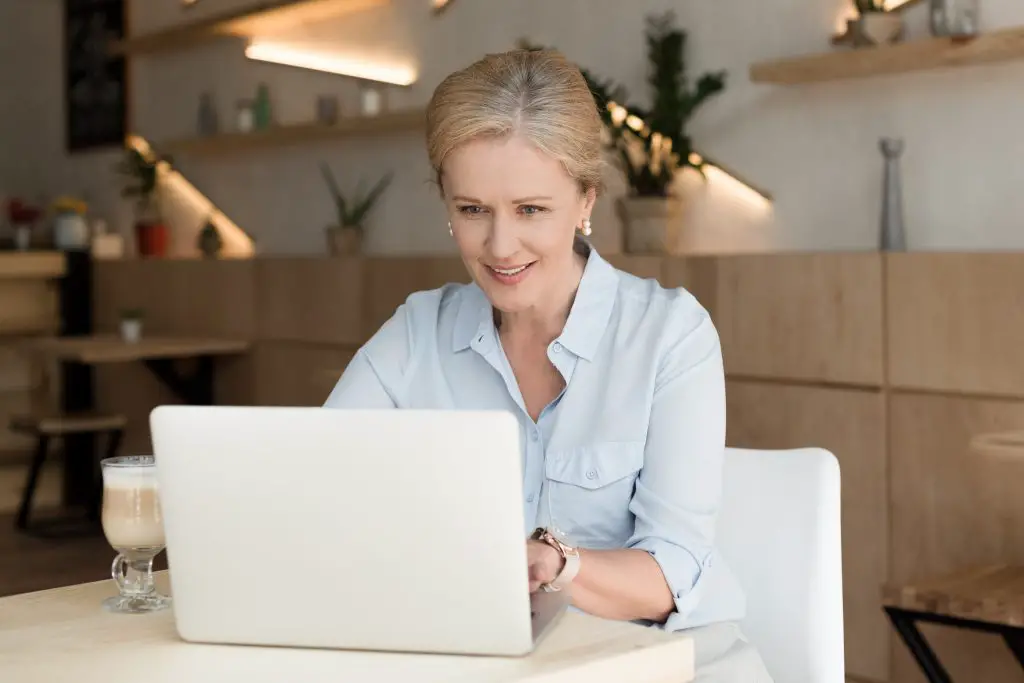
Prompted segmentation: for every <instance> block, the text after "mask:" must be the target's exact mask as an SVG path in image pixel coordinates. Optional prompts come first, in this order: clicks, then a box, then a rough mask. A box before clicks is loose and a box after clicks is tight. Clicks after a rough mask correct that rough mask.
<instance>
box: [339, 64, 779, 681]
mask: <svg viewBox="0 0 1024 683" xmlns="http://www.w3.org/2000/svg"><path fill="white" fill-rule="evenodd" d="M427 129H428V130H427V146H428V151H429V155H430V160H431V163H432V165H433V167H434V170H435V172H436V179H437V183H438V186H439V188H440V192H441V197H442V199H443V201H444V203H445V206H446V207H447V210H448V216H449V217H450V222H449V225H448V229H449V232H450V233H451V237H452V239H454V240H455V244H456V245H457V247H458V249H459V252H460V254H461V256H462V259H463V261H464V262H465V264H466V267H467V268H468V270H469V273H470V274H471V276H472V280H473V282H472V283H471V284H468V285H447V286H445V287H442V288H440V289H437V290H433V291H427V292H417V293H415V294H412V295H411V296H410V297H409V298H408V300H407V301H406V302H405V304H403V305H402V306H400V307H399V308H398V310H397V311H396V312H395V315H394V316H393V317H392V318H391V319H390V320H389V321H388V322H387V323H385V324H384V325H383V326H382V327H381V329H380V330H379V331H378V332H377V333H376V334H375V335H374V336H373V338H372V339H371V340H370V341H369V342H367V343H366V345H365V346H363V347H362V348H361V349H360V350H359V352H358V353H357V354H356V356H355V357H354V358H353V360H352V362H351V363H350V365H349V366H348V367H347V368H346V370H345V373H344V374H343V376H342V377H341V379H340V380H339V382H338V384H337V386H336V387H335V388H334V390H333V391H332V392H331V395H330V397H329V398H328V399H327V402H326V406H327V407H330V408H391V407H397V408H457V409H481V408H484V409H507V410H510V411H512V412H514V413H515V414H516V415H517V416H518V417H519V419H520V422H521V424H522V430H523V431H522V435H523V439H522V443H523V444H524V446H523V449H524V452H523V466H524V467H523V471H524V494H525V499H524V501H523V506H524V511H525V514H526V520H527V525H528V527H529V530H533V529H534V528H536V529H538V531H537V532H536V533H533V534H531V537H530V539H529V540H527V550H528V552H527V555H528V560H529V575H530V582H531V585H530V588H531V590H539V589H541V588H549V587H552V586H553V587H561V586H567V587H568V589H569V590H570V592H571V596H572V601H573V605H574V606H575V607H576V608H578V609H580V610H582V611H585V612H589V613H591V614H594V615H598V616H601V617H605V618H610V619H623V620H634V621H638V622H642V623H646V624H650V625H658V626H660V627H662V628H665V629H667V630H672V631H678V630H681V629H691V630H690V631H689V632H690V633H691V634H692V635H693V636H694V637H695V639H696V643H697V659H698V667H699V672H698V674H699V675H698V679H697V680H698V681H729V682H730V683H732V682H736V681H756V682H760V681H770V678H769V677H768V675H767V673H766V672H765V671H764V668H763V665H762V664H761V661H760V658H759V657H758V655H757V653H756V651H755V650H754V649H753V647H752V646H751V645H749V644H748V643H747V641H746V640H745V639H744V638H743V636H742V634H741V633H740V632H739V629H738V627H737V626H736V624H735V622H736V620H737V619H739V618H741V617H742V615H743V610H744V600H743V595H742V592H741V590H740V589H739V587H738V585H737V584H736V582H735V580H734V578H733V576H732V575H731V574H730V573H729V571H728V569H727V568H726V567H725V565H724V564H723V563H722V562H721V561H720V559H719V557H718V555H717V553H716V551H715V545H714V525H715V518H716V513H717V510H718V505H719V498H720V488H721V474H722V457H723V449H724V440H725V395H724V379H723V370H722V356H721V350H720V347H719V341H718V336H717V333H716V331H715V328H714V325H713V324H712V322H711V319H710V318H709V317H708V315H707V313H706V312H705V310H704V309H703V308H702V307H701V306H700V305H699V304H698V303H697V301H696V300H695V299H694V298H693V297H692V296H691V295H690V294H689V293H688V292H686V291H685V290H682V289H664V288H662V287H660V286H659V285H658V284H657V283H656V282H655V281H653V280H641V279H639V278H636V277H633V276H631V275H629V274H627V273H624V272H621V271H618V270H616V269H615V268H613V267H612V266H611V265H610V264H609V263H607V262H606V261H605V260H604V259H602V258H601V256H600V255H598V253H597V252H596V251H595V250H594V249H592V248H591V247H590V246H589V245H588V244H587V242H586V241H585V240H584V239H583V238H582V237H581V235H587V234H589V232H590V215H591V210H592V209H593V207H594V202H595V200H596V199H597V195H598V190H599V188H600V176H601V166H602V150H601V121H600V118H599V116H598V113H597V109H596V105H595V102H594V99H593V96H592V95H591V93H590V91H589V90H588V88H587V85H586V82H585V80H584V79H583V77H582V75H581V74H580V72H579V70H578V69H577V68H575V67H574V66H572V65H571V64H570V63H568V62H567V61H566V60H565V59H564V58H563V57H561V56H560V55H558V54H556V53H552V52H546V51H538V52H529V51H513V52H509V53H504V54H498V55H490V56H488V57H486V58H484V59H482V60H480V61H479V62H477V63H475V64H473V65H471V66H470V67H468V68H466V69H464V70H462V71H459V72H456V73H454V74H452V75H451V76H449V77H448V78H447V79H445V80H444V82H442V83H441V84H440V86H438V88H437V90H436V91H435V93H434V95H433V98H432V99H431V102H430V105H429V108H428V113H427ZM481 457H486V454H485V453H484V454H481ZM529 530H528V531H529Z"/></svg>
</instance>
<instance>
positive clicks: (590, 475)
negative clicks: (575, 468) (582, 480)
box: [587, 470, 597, 479]
mask: <svg viewBox="0 0 1024 683" xmlns="http://www.w3.org/2000/svg"><path fill="white" fill-rule="evenodd" d="M587 479H597V472H596V471H594V470H590V471H589V472H587Z"/></svg>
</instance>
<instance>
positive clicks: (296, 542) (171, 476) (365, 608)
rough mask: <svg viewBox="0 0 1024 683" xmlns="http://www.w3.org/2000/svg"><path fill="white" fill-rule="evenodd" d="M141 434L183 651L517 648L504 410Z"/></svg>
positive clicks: (174, 411)
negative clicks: (213, 647)
mask: <svg viewBox="0 0 1024 683" xmlns="http://www.w3.org/2000/svg"><path fill="white" fill-rule="evenodd" d="M150 426H151V432H152V440H153V448H154V455H155V459H156V465H157V478H158V482H159V486H160V499H161V504H162V508H163V514H164V526H165V531H166V538H167V559H168V565H169V568H170V580H171V589H172V595H173V600H174V613H175V620H176V623H177V629H178V632H179V634H180V636H181V637H182V638H184V639H185V640H190V641H199V642H219V643H239V644H260V645H286V646H304V647H327V648H353V649H365V650H390V651H414V652H448V653H463V654H500V655H517V654H524V653H526V652H529V651H530V649H531V647H532V636H531V620H530V599H529V593H528V577H527V569H526V548H525V541H524V526H525V524H524V518H523V502H522V500H523V499H522V472H521V456H520V446H519V443H520V433H519V424H518V422H517V420H516V419H515V417H514V416H512V415H511V414H509V413H505V412H500V411H429V410H380V411H375V410H331V409H324V408H291V407H240V406H176V405H167V406H160V407H157V408H156V409H154V410H153V411H152V413H151V415H150Z"/></svg>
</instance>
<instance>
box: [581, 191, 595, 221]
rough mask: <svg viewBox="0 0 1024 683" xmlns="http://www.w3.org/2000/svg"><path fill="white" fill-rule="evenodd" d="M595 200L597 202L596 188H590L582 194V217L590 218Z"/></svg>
mask: <svg viewBox="0 0 1024 683" xmlns="http://www.w3.org/2000/svg"><path fill="white" fill-rule="evenodd" d="M595 202H597V190H595V189H594V188H590V189H589V190H587V191H586V192H585V193H584V194H583V214H584V218H590V213H591V212H592V211H593V210H594V203H595Z"/></svg>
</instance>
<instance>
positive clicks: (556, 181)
mask: <svg viewBox="0 0 1024 683" xmlns="http://www.w3.org/2000/svg"><path fill="white" fill-rule="evenodd" d="M443 184H444V193H445V202H446V204H447V206H448V215H449V216H451V222H452V233H453V235H454V237H455V241H456V243H457V244H458V247H459V251H460V253H461V254H462V260H463V261H464V262H465V263H466V267H467V268H468V269H469V272H470V273H471V274H472V276H473V279H474V280H475V281H476V283H477V284H478V285H479V286H480V288H481V289H483V291H484V293H486V294H487V297H488V299H490V301H491V304H492V305H493V306H494V307H495V308H497V309H498V310H499V311H502V312H504V313H518V312H522V311H527V310H530V309H536V308H541V309H543V308H545V307H548V306H551V305H552V303H555V302H557V303H555V305H558V303H562V302H558V299H557V298H555V299H554V300H553V299H552V297H553V296H554V297H558V295H559V293H560V292H562V291H563V290H565V289H567V288H569V287H571V286H572V285H573V284H575V283H574V282H572V280H573V277H574V276H575V275H577V274H578V268H577V266H576V264H575V263H574V258H575V257H574V253H573V248H572V245H573V239H574V237H575V232H576V230H577V228H579V227H580V226H581V225H582V223H583V220H584V219H589V218H590V212H591V209H592V208H593V206H594V199H595V196H596V193H595V192H594V191H593V190H591V191H590V192H588V193H586V194H583V193H581V192H580V189H579V184H578V183H577V182H576V181H575V180H574V179H573V178H572V177H570V176H569V174H568V172H567V171H566V170H565V167H564V166H562V164H561V163H560V162H559V161H558V160H556V159H554V158H552V157H550V156H548V155H547V154H545V153H543V152H541V151H540V150H539V149H537V148H536V147H534V146H533V145H532V144H531V143H530V142H529V141H527V140H525V139H524V138H522V137H519V136H511V137H508V138H502V139H482V140H476V141H473V142H470V143H467V144H465V145H463V146H461V147H459V148H458V149H456V150H455V151H453V152H452V153H451V154H449V155H448V158H447V159H445V162H444V169H443Z"/></svg>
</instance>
